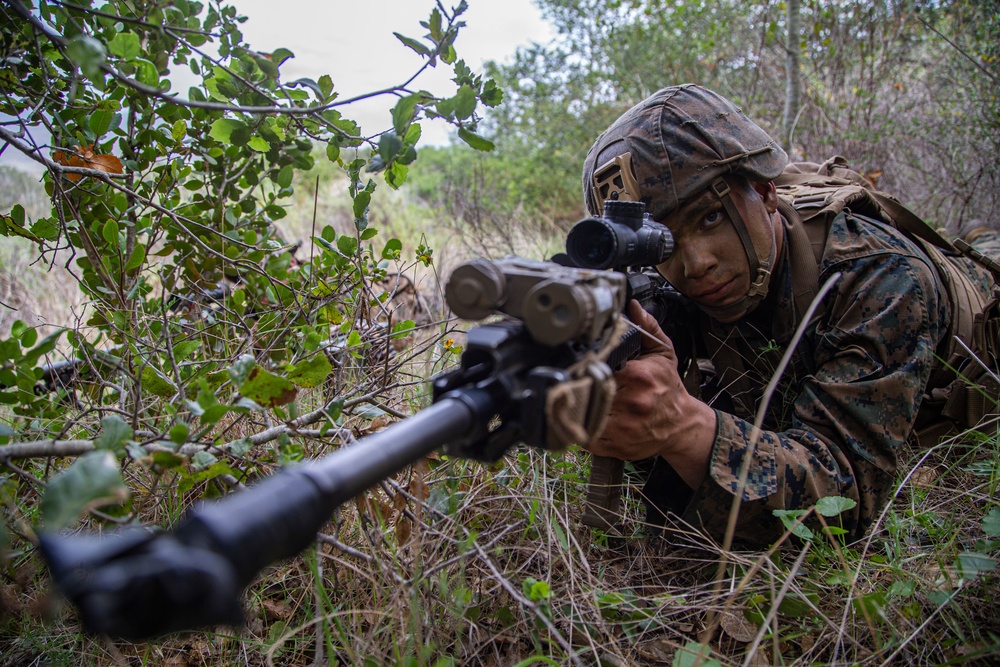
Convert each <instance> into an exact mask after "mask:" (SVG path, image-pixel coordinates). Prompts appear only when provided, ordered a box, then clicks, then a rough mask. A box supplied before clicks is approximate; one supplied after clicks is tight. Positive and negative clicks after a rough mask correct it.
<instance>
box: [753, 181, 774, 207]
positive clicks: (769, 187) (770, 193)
mask: <svg viewBox="0 0 1000 667" xmlns="http://www.w3.org/2000/svg"><path fill="white" fill-rule="evenodd" d="M750 186H751V187H752V188H753V189H754V190H756V192H757V194H758V195H760V200H761V201H762V202H763V203H764V208H765V209H767V212H768V213H769V214H770V213H774V212H775V211H777V210H778V190H777V189H776V188H775V187H774V181H768V182H767V183H757V182H756V181H750Z"/></svg>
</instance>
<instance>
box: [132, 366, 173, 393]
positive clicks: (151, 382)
mask: <svg viewBox="0 0 1000 667" xmlns="http://www.w3.org/2000/svg"><path fill="white" fill-rule="evenodd" d="M139 382H140V384H142V388H143V389H145V390H146V391H148V392H149V393H151V394H153V395H154V396H159V397H160V398H170V397H172V396H173V395H174V394H176V393H177V387H175V386H174V383H173V382H171V381H170V380H169V379H167V377H166V376H165V375H163V374H162V373H160V372H159V371H157V370H156V369H155V368H153V367H152V366H150V365H148V364H147V365H146V366H144V367H143V369H142V374H141V375H140V376H139Z"/></svg>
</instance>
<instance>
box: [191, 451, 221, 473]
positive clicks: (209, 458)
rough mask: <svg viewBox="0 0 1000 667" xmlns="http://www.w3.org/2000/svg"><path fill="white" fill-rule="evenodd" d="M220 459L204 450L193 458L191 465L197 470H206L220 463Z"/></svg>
mask: <svg viewBox="0 0 1000 667" xmlns="http://www.w3.org/2000/svg"><path fill="white" fill-rule="evenodd" d="M218 460H219V459H218V457H216V456H215V454H213V453H211V452H206V451H205V450H202V451H200V452H198V453H197V454H195V455H194V456H192V457H191V465H192V466H193V467H194V469H195V470H205V469H206V468H208V467H209V466H211V465H213V464H214V463H216V462H217V461H218Z"/></svg>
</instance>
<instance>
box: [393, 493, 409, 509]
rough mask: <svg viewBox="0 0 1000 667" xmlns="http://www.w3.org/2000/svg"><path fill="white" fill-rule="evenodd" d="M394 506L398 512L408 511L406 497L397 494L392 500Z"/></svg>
mask: <svg viewBox="0 0 1000 667" xmlns="http://www.w3.org/2000/svg"><path fill="white" fill-rule="evenodd" d="M392 506H393V508H394V509H395V510H396V511H397V512H402V511H403V510H405V509H406V496H404V495H403V494H402V493H397V494H396V495H395V497H394V498H393V499H392Z"/></svg>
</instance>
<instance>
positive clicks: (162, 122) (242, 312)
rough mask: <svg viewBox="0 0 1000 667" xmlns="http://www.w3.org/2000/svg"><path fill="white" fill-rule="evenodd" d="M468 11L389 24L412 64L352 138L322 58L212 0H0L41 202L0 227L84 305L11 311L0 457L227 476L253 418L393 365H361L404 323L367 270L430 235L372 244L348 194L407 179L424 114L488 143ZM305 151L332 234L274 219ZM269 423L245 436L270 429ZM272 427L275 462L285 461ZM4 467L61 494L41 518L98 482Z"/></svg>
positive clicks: (388, 265) (321, 414) (306, 420)
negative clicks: (328, 185)
mask: <svg viewBox="0 0 1000 667" xmlns="http://www.w3.org/2000/svg"><path fill="white" fill-rule="evenodd" d="M466 7H467V6H466V3H465V2H464V1H463V2H461V3H459V4H458V5H457V6H456V7H453V8H451V9H446V8H445V7H444V5H442V4H441V3H437V5H436V6H434V7H433V8H432V9H431V11H430V13H429V16H428V18H427V20H425V21H422V22H421V27H422V34H421V36H420V37H419V38H413V37H409V36H406V35H402V34H397V35H396V36H397V38H398V39H399V40H400V42H401V43H402V44H403V45H405V47H407V49H408V51H407V50H404V51H405V52H406V53H410V57H412V58H413V60H414V66H413V67H414V76H413V77H412V78H410V79H409V80H407V81H406V82H404V83H401V84H400V85H396V86H391V87H389V88H386V89H384V90H382V91H378V93H377V94H378V95H381V96H382V97H383V98H384V99H385V100H386V106H387V107H391V110H392V126H391V127H389V128H378V129H377V130H376V131H374V132H372V131H371V130H368V131H365V130H363V129H362V128H361V127H359V125H358V124H357V123H356V122H355V121H353V120H351V118H350V117H349V115H348V114H349V113H350V108H351V104H352V102H353V101H354V100H351V99H342V98H341V96H340V94H339V92H338V91H337V89H336V85H335V82H334V81H333V80H332V79H331V78H330V76H328V75H323V76H320V77H318V78H317V79H315V80H313V79H298V80H295V81H288V80H285V79H284V78H283V76H282V72H283V66H284V65H285V63H286V62H287V61H288V60H289V59H291V58H293V57H294V56H293V54H292V53H291V52H290V51H288V50H287V49H277V50H275V51H274V52H272V53H260V52H257V51H255V50H253V49H252V47H251V46H250V45H249V44H247V43H245V41H244V39H243V35H242V33H241V30H240V26H241V24H242V23H243V22H244V21H245V20H246V19H245V17H242V16H240V15H239V14H238V12H237V9H236V7H234V6H229V5H226V4H225V3H221V2H205V3H202V2H194V1H191V0H171V1H170V2H165V1H161V0H148V1H144V2H140V3H132V2H125V1H123V0H108V1H107V2H92V1H91V0H84V2H80V3H62V2H58V3H50V2H40V3H36V4H34V5H31V4H26V3H24V2H22V0H4V2H3V3H0V43H2V51H0V65H2V66H0V89H2V91H3V94H2V96H0V113H3V114H5V115H6V117H7V118H8V120H7V121H5V122H4V123H3V124H2V125H0V141H2V142H4V144H5V146H6V150H17V151H20V152H21V153H23V154H24V155H25V156H27V157H28V158H30V159H31V160H34V161H35V162H36V163H38V164H39V165H41V166H42V167H43V168H44V187H45V191H46V192H47V194H48V196H49V197H50V200H51V209H50V211H49V212H48V213H47V214H44V215H40V216H35V217H34V218H32V217H31V216H30V215H29V214H27V213H26V210H27V211H31V210H34V207H27V208H26V206H25V205H22V203H21V202H10V204H9V207H8V208H7V209H5V210H4V211H3V213H2V215H0V235H3V236H8V237H13V236H19V237H23V238H26V239H29V240H30V241H31V242H32V243H34V244H36V247H37V250H38V254H39V257H40V258H41V259H42V260H43V261H45V262H48V263H52V262H55V261H58V262H60V263H65V265H66V267H67V268H68V269H69V270H70V271H71V272H72V274H73V275H74V276H75V277H76V278H77V279H78V282H79V287H80V289H81V290H83V292H84V293H85V294H86V295H87V298H88V299H89V302H88V306H87V310H86V321H85V322H84V323H81V324H79V325H78V326H77V327H76V328H75V330H74V331H70V332H69V334H68V335H66V336H65V337H61V336H60V335H59V334H56V335H54V336H51V337H49V338H47V339H46V340H45V341H43V342H41V343H38V344H37V345H34V344H33V343H35V342H36V341H35V340H33V338H34V337H35V336H36V334H35V333H34V331H33V330H31V329H28V328H26V327H25V326H24V325H23V324H18V325H15V328H14V330H13V331H12V334H11V337H10V338H9V339H7V340H5V341H3V342H2V346H3V350H4V358H3V370H2V377H0V384H2V385H3V391H0V398H2V401H3V403H4V404H5V406H6V408H5V410H4V412H3V413H2V420H3V431H2V432H0V439H2V441H3V442H2V443H0V445H3V446H5V447H6V448H5V449H3V450H2V453H0V456H2V457H3V458H4V459H5V460H9V459H12V458H14V459H19V458H27V459H29V460H30V459H33V458H38V457H50V456H53V455H56V456H77V455H81V454H84V453H87V452H92V451H93V450H95V449H97V450H101V449H103V450H105V452H106V453H107V452H110V453H111V454H112V456H111V458H108V457H107V456H105V455H102V456H100V457H96V456H88V457H86V458H84V459H81V460H80V462H79V465H81V466H88V470H89V471H90V472H89V473H88V475H91V473H93V469H94V468H95V466H96V467H100V466H101V465H104V466H106V467H107V466H110V467H111V468H115V467H117V466H119V465H124V467H125V468H126V469H128V468H129V467H130V466H138V469H145V470H147V471H148V472H149V473H151V474H152V475H153V479H154V480H156V479H159V478H160V477H161V476H162V475H163V474H164V473H165V472H168V471H169V472H170V473H171V474H176V473H177V472H178V471H184V472H185V474H186V475H187V476H188V478H190V479H192V480H193V481H194V482H204V481H205V480H206V479H208V478H213V477H218V476H220V475H226V476H228V479H230V481H231V482H236V481H239V480H242V479H244V478H245V477H246V476H247V475H250V474H254V471H255V470H256V469H257V468H256V466H255V465H253V464H249V465H240V464H239V462H240V461H242V462H243V463H246V461H248V460H249V459H248V452H249V450H250V449H251V447H252V445H251V444H250V443H251V440H250V438H252V437H253V436H254V435H255V434H257V433H258V432H259V431H263V430H265V427H266V426H272V425H273V424H274V420H277V421H278V423H279V424H286V425H288V426H287V428H286V431H287V432H291V431H294V430H295V429H305V427H306V426H308V425H311V424H316V423H320V424H322V427H321V428H320V431H321V432H322V433H320V435H326V434H327V432H328V431H329V430H330V429H336V428H337V427H338V423H339V422H340V421H342V417H341V410H345V411H350V410H352V409H357V405H362V404H365V403H366V402H370V401H371V400H373V399H372V397H374V396H376V395H379V394H380V392H381V393H382V394H385V393H386V392H387V390H388V388H389V387H391V386H393V385H394V383H395V382H396V378H395V376H394V374H393V372H392V368H394V366H392V367H390V365H389V364H388V363H387V362H385V363H381V365H380V366H378V367H375V365H374V361H373V359H376V358H377V359H381V360H382V361H383V362H384V360H385V356H386V355H388V354H390V352H393V351H394V349H391V348H392V346H393V345H395V344H396V339H398V338H400V337H403V336H406V335H407V334H409V333H411V332H412V331H413V329H414V322H413V321H412V320H411V319H407V318H402V317H398V316H396V317H392V316H391V313H390V312H389V306H388V304H387V303H386V302H387V300H388V299H390V298H391V297H392V293H391V291H392V289H391V287H386V286H385V278H386V276H387V274H388V273H390V272H398V271H401V270H404V269H405V268H406V267H409V266H413V265H414V264H416V263H423V264H428V263H429V262H430V261H431V259H430V257H431V252H430V250H429V249H427V248H423V249H419V251H418V252H416V253H415V254H414V251H413V250H410V249H404V248H403V246H402V243H401V242H400V241H399V240H397V239H393V238H381V237H380V236H379V229H378V228H377V227H375V226H374V225H372V224H371V223H370V220H369V217H368V212H369V207H370V205H371V203H372V198H373V197H374V196H376V194H375V193H376V189H377V187H378V185H380V184H385V185H387V186H389V187H390V188H398V187H399V186H400V185H401V184H402V183H403V182H404V181H405V180H406V178H407V174H408V171H409V168H410V166H411V165H412V163H413V162H414V160H415V159H416V158H417V147H418V143H419V141H420V138H421V121H423V120H424V119H433V118H438V119H444V120H445V121H447V122H449V123H451V124H452V125H454V126H455V127H457V128H458V136H459V137H461V138H462V139H463V140H464V141H465V142H466V143H467V144H469V145H471V146H472V147H473V148H475V149H482V150H487V149H489V148H490V147H491V146H490V143H489V142H488V141H486V140H485V139H483V138H482V137H481V136H479V135H478V134H477V132H476V131H477V124H478V122H479V120H480V116H481V114H482V112H483V109H484V107H492V106H496V105H497V104H499V102H500V101H501V98H502V93H501V91H500V90H499V89H498V88H497V86H496V85H495V84H494V82H493V81H492V80H484V79H483V77H481V76H479V75H477V74H475V73H474V72H472V70H471V69H470V68H469V67H468V66H467V65H466V64H465V62H464V61H463V60H461V59H459V57H458V54H457V53H456V51H455V47H454V43H455V38H456V36H457V35H458V31H459V30H460V29H461V27H462V26H463V25H464V23H463V21H462V20H461V16H462V14H463V13H464V12H465V10H466ZM411 52H412V53H411ZM428 67H443V68H448V69H450V70H451V71H452V72H453V74H454V77H453V79H452V81H453V82H454V84H455V85H454V89H452V90H450V91H447V92H445V93H444V94H442V93H432V92H429V91H427V90H422V89H420V88H417V87H416V86H417V85H418V84H419V74H420V73H421V72H423V71H424V70H425V69H426V68H428ZM182 74H183V76H182ZM192 77H193V79H194V81H195V83H194V85H192V86H191V87H190V88H189V89H187V90H184V91H175V90H174V89H173V88H174V86H175V85H176V84H175V82H176V81H178V80H181V79H191V78H192ZM316 156H319V157H318V158H317V157H316ZM316 159H322V160H327V161H329V162H330V163H332V164H333V165H334V166H335V167H336V169H337V170H338V171H339V172H341V173H342V174H343V175H344V179H343V182H344V183H345V184H346V189H347V195H349V197H350V201H351V202H352V206H351V208H352V213H353V220H354V224H353V229H352V230H351V231H350V232H349V233H345V232H343V231H341V232H337V231H335V230H334V229H333V227H331V226H329V225H325V224H323V223H322V222H321V221H314V232H313V237H312V238H311V239H309V240H308V241H307V244H308V247H306V248H299V247H297V246H296V245H293V244H292V243H290V242H289V241H288V240H287V239H285V238H283V237H282V235H281V232H280V230H279V225H278V224H277V223H278V222H279V221H280V220H281V218H282V217H284V216H285V214H286V210H285V205H286V203H287V202H288V201H290V199H289V198H290V196H291V195H292V194H293V182H295V180H296V175H297V174H301V173H303V172H305V171H307V170H309V169H310V168H311V167H312V166H313V164H314V161H315V160H316ZM26 203H27V202H26ZM57 338H58V339H59V340H60V341H62V345H61V347H60V351H61V352H62V354H63V355H64V356H65V360H64V361H63V363H62V364H61V365H60V367H61V368H62V369H63V371H64V372H63V373H62V374H60V373H56V372H55V370H54V367H52V366H51V364H49V365H47V364H46V363H45V362H52V361H54V360H55V359H57V356H55V355H54V352H55V343H56V339H57ZM380 354H381V355H382V356H381V357H380V356H379V355H380ZM393 363H396V362H393ZM355 396H365V397H367V398H364V399H354V397H355ZM345 405H346V407H345ZM278 431H281V429H280V428H279V429H278ZM278 431H273V430H272V431H271V435H270V436H269V437H268V438H263V439H260V440H259V441H258V442H255V443H253V444H260V443H261V442H270V441H274V440H276V439H278V440H280V436H281V435H282V433H279V432H278ZM287 432H284V441H281V443H279V447H278V449H279V453H278V455H276V456H275V457H274V460H277V461H278V462H284V461H285V460H286V459H287V460H294V458H296V457H298V458H301V456H302V452H301V451H299V452H298V453H297V454H296V453H295V452H294V450H295V446H294V445H291V444H290V443H289V442H287V441H288V433H287ZM326 439H327V440H329V438H326ZM111 441H114V446H113V447H112V446H108V444H107V443H109V442H111ZM102 443H103V444H102ZM282 443H284V444H282ZM11 447H13V448H15V449H10V448H11ZM300 449H301V448H300ZM209 450H211V452H214V453H210V451H209ZM286 455H287V456H286ZM227 456H228V457H230V458H228V459H226V457H227ZM232 457H236V458H232ZM241 457H242V458H241ZM288 457H291V458H288ZM265 458H266V457H265ZM23 470H24V472H25V474H27V475H29V476H35V479H36V481H37V483H36V484H32V485H31V486H33V491H31V492H27V491H26V493H28V495H27V496H19V497H20V498H22V499H23V501H24V502H25V503H26V504H25V506H24V508H23V509H24V510H25V512H26V513H28V514H30V513H32V512H34V506H35V503H34V500H33V499H32V498H33V495H32V494H41V493H42V488H43V487H44V486H45V485H46V483H49V484H50V485H52V486H55V487H57V488H62V489H63V491H62V492H61V493H60V494H59V498H62V500H61V501H59V502H56V501H53V500H50V501H49V502H48V504H47V505H45V507H48V508H49V510H50V511H49V512H48V514H47V515H48V516H58V517H59V519H58V520H53V522H52V523H53V524H54V525H55V527H60V526H62V525H66V524H67V523H71V522H72V520H75V519H76V516H77V514H78V513H79V511H81V510H83V509H87V508H90V507H92V506H93V505H92V503H91V502H90V501H91V500H92V498H90V495H93V494H94V493H97V497H102V496H101V495H100V493H98V492H97V491H94V490H89V491H83V490H81V491H80V493H79V497H78V498H77V499H76V500H75V501H74V500H73V498H72V495H73V493H72V492H71V491H72V489H74V488H77V487H75V486H73V485H72V484H69V485H63V486H61V487H60V485H58V484H56V483H55V482H56V480H57V479H59V478H58V477H52V475H53V473H54V472H55V469H53V468H52V467H51V466H49V465H46V464H44V463H40V464H38V465H35V464H34V463H30V464H29V465H27V466H26V467H25V468H24V469H23ZM206 471H208V472H206ZM91 476H93V475H91ZM96 477H100V476H99V475H97V476H96ZM133 481H134V480H133ZM142 483H146V480H145V479H143V482H142ZM154 484H155V482H154ZM66 489H69V490H70V491H67V490H66ZM199 489H200V492H205V490H206V489H205V488H204V484H202V487H199ZM46 497H49V496H46ZM108 497H109V498H111V497H117V494H111V495H110V496H108ZM53 503H56V504H57V505H59V504H64V505H65V507H66V508H69V507H72V508H74V510H73V511H71V512H66V511H63V510H62V509H60V508H57V507H54V506H53ZM43 508H44V507H43ZM125 518H126V519H127V518H128V517H127V515H126V517H125Z"/></svg>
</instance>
